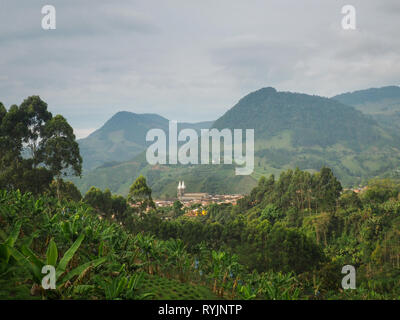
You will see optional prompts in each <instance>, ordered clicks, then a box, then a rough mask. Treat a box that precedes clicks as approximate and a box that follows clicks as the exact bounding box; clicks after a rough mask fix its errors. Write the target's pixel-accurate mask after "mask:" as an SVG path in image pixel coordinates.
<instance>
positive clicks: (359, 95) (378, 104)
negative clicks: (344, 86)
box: [332, 86, 400, 134]
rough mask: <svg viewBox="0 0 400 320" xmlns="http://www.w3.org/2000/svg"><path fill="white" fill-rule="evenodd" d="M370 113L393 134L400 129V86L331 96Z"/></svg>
mask: <svg viewBox="0 0 400 320" xmlns="http://www.w3.org/2000/svg"><path fill="white" fill-rule="evenodd" d="M332 99H335V100H337V101H340V102H342V103H345V104H348V105H351V106H353V107H355V108H356V109H357V110H360V111H362V112H363V113H365V114H368V115H370V116H371V117H372V118H373V119H374V120H376V121H378V122H379V123H380V124H381V125H382V126H383V127H385V128H386V129H389V130H392V131H393V132H394V133H395V134H396V132H399V131H400V87H399V86H387V87H382V88H371V89H367V90H358V91H354V92H348V93H344V94H340V95H337V96H334V97H332Z"/></svg>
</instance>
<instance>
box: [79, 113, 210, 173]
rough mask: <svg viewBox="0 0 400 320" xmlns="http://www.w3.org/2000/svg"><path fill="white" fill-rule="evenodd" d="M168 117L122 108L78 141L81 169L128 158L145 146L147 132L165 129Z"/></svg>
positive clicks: (205, 124)
mask: <svg viewBox="0 0 400 320" xmlns="http://www.w3.org/2000/svg"><path fill="white" fill-rule="evenodd" d="M168 121H169V120H168V119H166V118H164V117H162V116H159V115H157V114H137V113H132V112H127V111H121V112H118V113H116V114H115V115H114V116H112V117H111V118H110V119H109V120H108V121H107V122H106V123H105V124H104V125H103V126H102V127H101V128H100V129H98V130H96V131H95V132H93V133H92V134H90V135H89V136H88V137H87V138H85V139H80V140H78V143H79V147H80V151H81V155H82V158H83V169H84V171H88V170H92V169H94V168H96V167H99V166H106V167H107V166H110V165H114V164H116V163H117V162H118V163H119V162H124V161H128V160H131V159H132V158H134V157H135V156H136V155H138V154H140V153H141V152H143V151H144V150H145V149H146V146H147V143H146V133H147V132H148V131H149V130H150V129H153V128H159V129H163V130H165V131H167V130H168ZM211 124H212V121H208V122H207V121H206V122H199V123H193V124H192V123H180V124H179V128H192V129H195V130H200V129H201V128H209V127H210V126H211Z"/></svg>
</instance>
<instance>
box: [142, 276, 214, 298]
mask: <svg viewBox="0 0 400 320" xmlns="http://www.w3.org/2000/svg"><path fill="white" fill-rule="evenodd" d="M141 291H143V292H152V293H154V296H153V299H154V300H217V299H219V298H218V297H217V296H216V295H215V294H214V293H213V292H212V291H211V290H210V289H208V288H207V287H204V286H201V285H192V284H190V283H182V282H180V281H178V280H175V279H168V278H163V277H159V276H156V275H149V274H145V275H144V277H143V284H142V287H141Z"/></svg>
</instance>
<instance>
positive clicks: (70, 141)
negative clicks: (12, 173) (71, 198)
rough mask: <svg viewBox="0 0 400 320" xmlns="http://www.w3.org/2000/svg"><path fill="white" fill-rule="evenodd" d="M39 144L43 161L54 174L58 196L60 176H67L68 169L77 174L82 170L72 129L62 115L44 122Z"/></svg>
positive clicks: (80, 158) (58, 195) (58, 194)
mask: <svg viewBox="0 0 400 320" xmlns="http://www.w3.org/2000/svg"><path fill="white" fill-rule="evenodd" d="M41 145H42V146H43V150H44V155H43V157H44V158H43V161H44V163H45V164H46V165H47V166H48V167H49V169H50V170H51V171H52V172H53V174H54V175H55V176H56V179H57V197H58V198H60V181H61V177H62V176H67V175H68V174H70V171H72V173H73V174H74V175H78V176H80V175H81V172H82V157H81V156H80V154H79V145H78V143H77V142H76V141H75V135H74V133H73V129H72V128H71V126H70V125H69V124H68V122H67V121H66V120H65V118H64V117H63V116H61V115H57V116H55V117H54V118H52V119H51V120H50V121H49V122H48V123H47V124H46V127H45V129H44V137H43V140H42V141H41Z"/></svg>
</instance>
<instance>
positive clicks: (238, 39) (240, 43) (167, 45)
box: [0, 0, 400, 137]
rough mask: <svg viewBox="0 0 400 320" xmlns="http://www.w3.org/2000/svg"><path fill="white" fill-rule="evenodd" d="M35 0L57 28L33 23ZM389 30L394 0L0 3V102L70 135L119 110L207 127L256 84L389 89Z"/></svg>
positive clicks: (392, 55)
mask: <svg viewBox="0 0 400 320" xmlns="http://www.w3.org/2000/svg"><path fill="white" fill-rule="evenodd" d="M46 4H51V5H54V6H55V8H56V14H57V15H56V19H57V20H56V22H57V29H56V30H47V31H45V30H43V29H42V28H41V20H42V17H43V15H42V13H41V9H42V7H43V6H44V5H46ZM346 4H351V5H353V6H355V8H356V10H357V11H356V12H357V30H355V31H353V30H343V29H342V27H341V20H342V17H343V15H342V13H341V9H342V6H343V5H346ZM399 30H400V1H399V0H379V1H378V0H360V1H355V0H347V1H342V0H324V1H321V0H303V1H300V0H291V1H289V0H276V1H275V0H245V1H244V0H158V1H153V0H140V1H119V0H113V1H102V0H93V1H83V0H68V1H66V0H46V1H41V0H0V101H1V102H3V103H4V105H6V107H9V106H10V105H11V104H20V103H21V102H22V100H23V99H24V98H26V97H28V96H30V95H40V96H41V98H42V99H43V100H45V101H46V102H47V103H48V104H49V109H50V111H51V112H52V113H53V114H58V113H60V114H62V115H64V116H65V117H66V118H67V119H68V121H69V122H70V123H71V125H72V126H73V127H74V130H75V133H76V135H77V136H78V137H84V136H85V135H87V134H88V133H89V132H91V131H93V130H94V129H97V128H98V127H100V126H101V125H102V124H103V123H104V122H105V121H106V120H107V119H108V118H109V117H111V116H112V115H113V114H114V113H116V112H118V111H122V110H126V111H132V112H136V113H158V114H160V115H162V116H165V117H166V118H169V119H175V120H178V121H192V122H197V121H202V120H214V119H216V118H217V117H219V116H220V115H222V114H223V113H224V112H225V111H226V110H227V109H229V108H231V107H232V106H233V105H234V104H235V103H236V102H237V101H238V100H239V99H240V98H241V97H242V96H244V95H246V94H248V93H249V92H251V91H254V90H257V89H260V88H262V87H267V86H272V87H275V88H276V89H277V90H279V91H295V92H304V93H309V94H317V95H323V96H332V95H335V94H338V93H342V92H347V91H353V90H358V89H366V88H369V87H381V86H386V85H399V84H400V40H399V35H400V34H399Z"/></svg>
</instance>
